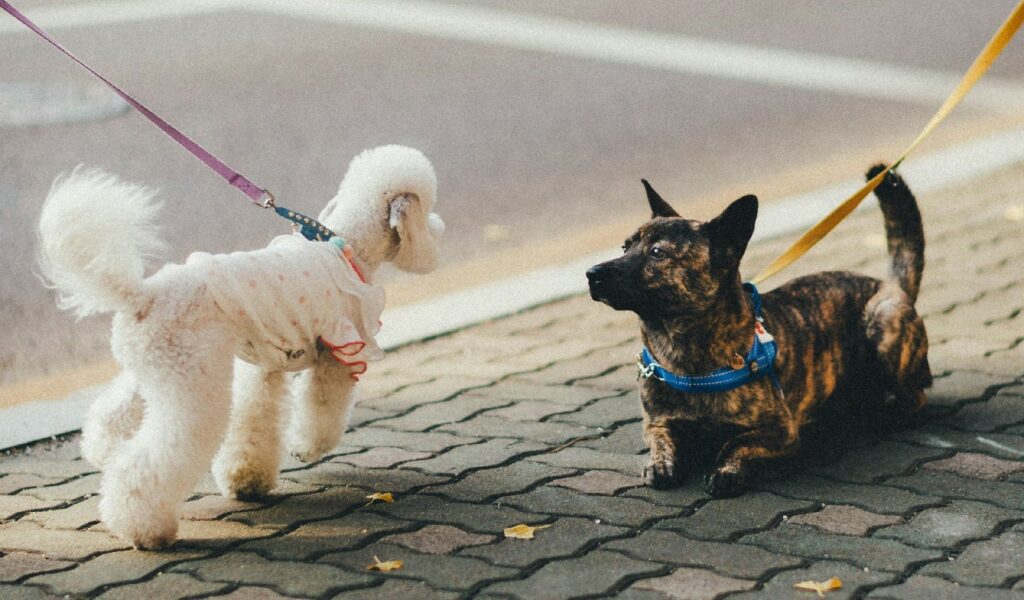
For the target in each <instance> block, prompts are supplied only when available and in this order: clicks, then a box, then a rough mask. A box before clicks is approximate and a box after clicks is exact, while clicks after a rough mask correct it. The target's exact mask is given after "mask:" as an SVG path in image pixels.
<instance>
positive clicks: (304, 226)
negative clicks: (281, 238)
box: [274, 206, 335, 242]
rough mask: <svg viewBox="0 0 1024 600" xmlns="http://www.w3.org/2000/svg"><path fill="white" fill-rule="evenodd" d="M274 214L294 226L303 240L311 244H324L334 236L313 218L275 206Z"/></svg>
mask: <svg viewBox="0 0 1024 600" xmlns="http://www.w3.org/2000/svg"><path fill="white" fill-rule="evenodd" d="M274 212H276V213H277V214H278V215H280V216H282V217H284V218H286V219H288V220H289V221H291V222H292V223H294V224H295V227H296V229H298V231H299V233H301V234H302V236H303V237H304V238H306V239H307V240H309V241H311V242H326V241H328V240H330V239H331V238H333V237H334V236H335V234H334V232H333V231H331V230H330V229H328V228H327V227H325V226H324V225H323V224H322V223H320V221H317V220H316V219H314V218H313V217H307V216H306V215H304V214H302V213H300V212H296V211H294V210H292V209H290V208H284V207H283V206H275V207H274Z"/></svg>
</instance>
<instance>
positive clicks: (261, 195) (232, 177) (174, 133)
mask: <svg viewBox="0 0 1024 600" xmlns="http://www.w3.org/2000/svg"><path fill="white" fill-rule="evenodd" d="M0 8H3V9H4V10H5V11H7V12H8V13H10V15H11V16H12V17H14V18H15V19H17V20H19V21H21V22H22V23H23V24H24V25H25V26H26V27H28V28H29V29H31V30H32V31H34V32H36V33H37V34H38V35H39V37H41V38H43V39H44V40H46V41H47V42H50V44H52V45H53V47H55V48H57V49H58V50H60V51H61V52H63V53H64V54H66V55H67V56H68V57H69V58H70V59H71V60H73V61H75V62H76V63H78V64H79V65H81V66H82V68H84V69H85V70H86V71H89V72H90V73H92V74H93V75H95V76H96V77H97V78H98V79H99V80H100V81H102V82H103V83H105V84H107V85H108V86H109V87H110V89H112V90H114V92H116V93H117V95H118V96H120V97H121V98H123V99H124V101H125V102H127V103H128V104H130V105H132V107H134V108H135V110H137V111H139V112H140V113H142V114H143V116H145V117H146V118H147V119H149V120H150V121H151V122H152V123H153V124H154V125H156V126H157V127H159V128H160V129H161V130H162V131H163V132H164V133H166V134H167V135H169V136H170V137H171V139H172V140H174V141H175V142H178V144H180V145H181V147H183V148H184V149H186V150H188V151H189V152H191V153H192V155H193V156H195V157H196V158H198V159H199V160H201V161H203V163H204V164H205V165H206V166H208V167H210V168H211V169H213V170H214V171H215V172H216V173H217V174H218V175H220V176H221V177H223V178H224V180H225V181H227V182H228V183H229V184H231V185H232V186H234V187H236V188H238V189H239V190H241V192H242V193H243V194H245V195H246V196H248V197H249V199H250V200H252V201H253V203H255V204H257V205H259V206H261V207H263V208H273V207H274V195H273V194H271V193H270V192H268V191H267V190H265V189H263V188H261V187H260V186H258V185H256V184H255V183H253V182H251V181H249V180H248V179H246V177H245V176H244V175H242V174H241V173H238V172H237V171H235V170H234V169H232V168H231V167H229V166H227V165H226V164H224V163H223V162H222V161H221V160H220V159H218V158H217V157H216V156H214V155H213V154H210V152H209V151H207V150H206V149H205V148H203V147H202V146H200V145H199V144H197V143H196V142H194V141H193V140H192V139H191V138H190V137H188V136H187V135H185V134H184V133H182V132H180V131H178V130H177V129H175V128H174V126H173V125H171V124H170V123H168V122H167V121H164V120H163V119H161V118H160V117H158V116H157V115H156V114H154V113H153V111H151V110H149V109H148V108H146V107H145V106H144V105H143V104H142V103H141V102H139V101H138V100H136V99H135V98H132V97H131V96H129V95H128V94H127V93H126V92H125V91H124V90H122V89H121V88H119V87H117V86H116V85H114V84H113V83H111V82H110V81H109V80H108V79H107V78H106V77H104V76H102V75H100V74H99V73H97V72H96V71H95V70H93V68H92V67H90V66H89V65H87V64H85V63H84V62H82V61H81V60H79V59H78V57H77V56H75V55H74V54H72V53H71V52H69V51H68V49H67V48H65V47H64V46H62V45H61V44H60V42H58V41H57V40H55V39H53V38H52V37H50V35H49V34H47V33H46V32H45V31H43V30H42V29H40V28H39V26H38V25H36V24H35V23H33V22H32V21H30V20H29V19H28V17H26V16H25V15H23V14H21V12H19V11H18V9H16V8H14V7H13V6H11V5H10V3H9V2H7V1H6V0H0Z"/></svg>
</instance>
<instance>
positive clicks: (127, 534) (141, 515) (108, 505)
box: [100, 496, 178, 550]
mask: <svg viewBox="0 0 1024 600" xmlns="http://www.w3.org/2000/svg"><path fill="white" fill-rule="evenodd" d="M126 500H127V499H117V498H115V499H113V500H110V499H109V497H108V496H104V497H102V498H101V499H100V519H101V520H102V521H103V524H104V525H106V526H107V528H108V529H109V530H110V531H111V533H113V534H114V535H116V536H118V537H119V538H121V539H123V540H125V541H126V542H130V543H131V544H132V546H133V547H135V548H136V549H138V550H159V549H161V548H167V547H169V546H170V545H171V544H173V543H174V540H175V538H176V537H177V535H178V518H177V515H175V514H174V511H151V510H147V509H146V508H144V507H143V506H142V505H140V504H139V503H137V502H128V501H126Z"/></svg>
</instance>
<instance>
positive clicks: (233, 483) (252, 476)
mask: <svg viewBox="0 0 1024 600" xmlns="http://www.w3.org/2000/svg"><path fill="white" fill-rule="evenodd" d="M213 478H214V479H215V480H216V481H217V487H218V488H219V489H220V493H221V494H223V495H224V497H225V498H231V499H233V500H259V499H260V498H265V497H266V496H268V495H269V494H270V491H271V490H273V489H274V488H275V487H277V471H276V469H275V470H264V469H258V468H255V467H253V466H252V465H245V464H241V465H230V466H229V465H227V464H226V462H225V461H220V460H218V461H217V462H216V463H214V465H213Z"/></svg>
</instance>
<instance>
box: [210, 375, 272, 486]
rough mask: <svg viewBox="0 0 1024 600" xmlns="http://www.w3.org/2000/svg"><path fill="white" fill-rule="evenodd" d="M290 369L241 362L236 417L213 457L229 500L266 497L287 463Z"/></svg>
mask: <svg viewBox="0 0 1024 600" xmlns="http://www.w3.org/2000/svg"><path fill="white" fill-rule="evenodd" d="M283 396H284V373H282V372H281V371H268V370H266V369H263V368H260V367H257V366H255V365H252V364H250V363H247V362H245V361H243V360H240V359H236V360H235V378H234V386H233V390H232V410H231V421H230V423H229V425H228V433H227V437H226V438H225V439H224V442H223V443H222V444H221V446H220V452H218V453H217V458H216V459H214V461H213V476H214V479H216V480H217V487H219V488H220V491H221V493H222V494H224V495H225V496H226V497H228V498H237V499H254V498H260V497H263V496H266V495H267V494H269V493H270V490H272V489H274V487H275V486H276V485H277V473H278V470H279V469H280V467H281V427H280V414H281V400H282V398H283Z"/></svg>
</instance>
